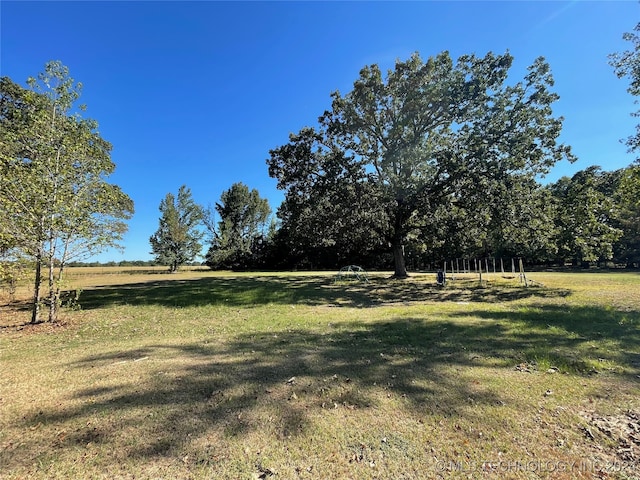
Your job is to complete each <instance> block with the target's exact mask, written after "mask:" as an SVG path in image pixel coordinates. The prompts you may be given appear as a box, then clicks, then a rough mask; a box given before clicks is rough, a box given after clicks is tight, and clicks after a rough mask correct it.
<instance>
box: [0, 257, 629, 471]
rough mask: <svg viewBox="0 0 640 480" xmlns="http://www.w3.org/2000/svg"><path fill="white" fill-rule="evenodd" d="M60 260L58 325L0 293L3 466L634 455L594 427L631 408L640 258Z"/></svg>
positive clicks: (344, 463)
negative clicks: (299, 268)
mask: <svg viewBox="0 0 640 480" xmlns="http://www.w3.org/2000/svg"><path fill="white" fill-rule="evenodd" d="M71 273H72V275H71V277H70V278H69V279H68V282H69V284H70V286H72V287H73V288H81V289H82V294H81V296H80V304H81V306H82V309H81V310H78V311H65V312H64V315H63V322H62V323H63V324H62V325H58V326H51V325H47V324H44V325H38V326H35V327H30V326H25V325H23V323H24V321H25V320H26V319H28V312H24V311H20V310H19V308H20V306H21V304H20V303H19V302H16V303H15V304H12V306H10V307H6V306H5V307H4V310H3V312H8V311H9V310H10V309H11V311H12V312H13V313H14V315H12V316H6V317H5V320H4V321H3V322H0V323H1V326H2V329H1V333H0V364H1V365H2V369H1V370H0V412H2V415H0V478H2V479H4V478H7V479H14V478H15V479H17V478H195V479H199V478H269V477H273V478H323V479H324V478H357V479H360V478H372V479H373V478H389V479H391V478H439V476H441V477H442V478H468V477H471V478H480V477H482V476H483V475H488V476H493V477H496V478H497V477H498V475H499V476H500V478H576V477H577V476H578V474H581V475H582V476H583V477H584V478H604V477H603V475H604V473H603V472H600V473H597V472H596V471H595V470H597V469H596V468H595V467H596V466H600V467H603V468H604V467H606V466H607V465H609V466H611V467H612V468H610V469H609V471H608V472H607V473H608V474H609V475H610V476H609V477H607V478H638V477H639V475H640V467H639V465H638V463H637V460H630V459H629V458H631V457H629V458H627V457H625V455H626V454H627V453H628V452H627V451H626V450H624V448H627V447H628V448H629V449H630V450H629V452H630V454H635V455H636V457H635V458H636V459H637V458H638V456H637V455H638V454H639V453H640V444H637V443H634V440H633V438H634V437H633V436H629V435H626V436H625V435H623V433H624V432H623V429H622V430H620V429H619V431H618V430H615V429H612V430H611V431H609V432H607V431H606V429H604V428H599V427H598V425H600V426H601V425H602V424H603V422H604V421H605V420H606V421H607V422H609V423H610V424H614V423H615V421H618V420H621V419H623V418H626V417H624V415H626V414H628V413H629V412H640V405H639V401H638V398H639V397H638V395H639V394H640V388H639V386H640V384H639V383H638V382H639V377H638V375H640V323H639V322H640V276H639V275H637V274H634V273H611V274H604V273H596V274H593V273H576V274H566V273H538V274H530V276H531V277H532V278H534V279H535V280H537V281H539V282H542V283H543V284H544V285H545V286H544V287H531V288H524V287H521V286H520V285H519V284H518V283H517V280H506V279H503V278H501V277H499V276H493V275H489V279H488V280H489V281H488V283H487V284H485V285H483V286H480V285H479V284H478V282H477V281H476V280H474V279H472V278H470V277H469V278H461V279H458V280H456V281H454V282H449V283H448V284H447V286H446V287H445V288H438V287H437V286H436V285H435V276H434V275H414V276H412V277H411V278H410V279H409V280H408V281H395V280H390V279H388V278H387V277H388V275H384V274H377V275H372V276H371V283H369V284H362V283H354V282H340V283H334V281H333V276H332V275H330V274H323V273H314V274H301V273H299V274H266V273H265V274H238V275H232V274H228V273H227V274H225V273H212V272H204V271H197V270H194V271H186V272H182V273H178V274H175V275H167V274H164V273H159V272H155V271H153V272H144V271H133V270H132V271H119V272H117V273H112V272H110V271H101V272H98V273H97V274H96V273H93V274H88V273H87V272H86V271H76V272H74V271H73V270H72V271H71ZM80 273H81V274H80ZM594 419H596V420H594ZM597 419H600V420H602V421H597ZM603 419H604V420H603ZM626 424H629V421H627V422H626ZM636 427H638V428H640V425H636ZM621 428H622V427H621ZM587 432H589V433H587ZM616 432H618V433H616ZM625 441H626V442H627V443H628V444H629V445H624V442H625ZM639 443H640V440H639ZM621 449H622V450H621ZM534 460H536V461H546V462H555V463H548V464H547V467H549V466H553V465H556V467H557V466H558V465H559V464H558V463H557V462H567V464H566V465H569V464H573V465H574V468H573V470H570V469H567V470H566V471H559V470H558V469H557V468H556V470H555V471H553V472H550V471H540V470H538V471H532V470H531V465H530V468H528V469H527V468H522V467H521V468H516V467H515V466H514V465H518V464H525V463H526V462H528V461H534ZM509 462H510V463H509ZM607 462H609V463H608V464H607ZM616 462H617V463H616ZM633 462H636V463H633ZM483 463H484V464H485V466H484V467H482V468H481V466H482V465H483ZM509 465H511V467H509V468H506V467H508V466H509ZM563 465H564V464H563ZM580 465H582V466H583V467H586V466H589V467H594V469H593V470H594V471H593V472H592V471H586V470H585V469H584V468H583V469H582V470H578V467H577V466H580ZM505 466H506V467H505ZM616 467H617V470H621V469H622V467H625V468H624V471H623V472H620V471H614V470H616ZM492 468H493V471H492V470H491V469H492ZM500 468H503V470H502V471H499V469H500ZM505 468H506V470H505ZM443 469H444V471H442V470H443ZM461 470H464V471H461ZM598 475H599V476H598Z"/></svg>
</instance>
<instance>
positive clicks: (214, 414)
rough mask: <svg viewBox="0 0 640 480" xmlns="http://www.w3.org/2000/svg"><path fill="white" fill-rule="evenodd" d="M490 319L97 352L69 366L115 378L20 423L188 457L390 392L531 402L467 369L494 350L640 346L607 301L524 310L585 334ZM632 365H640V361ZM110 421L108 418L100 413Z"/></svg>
mask: <svg viewBox="0 0 640 480" xmlns="http://www.w3.org/2000/svg"><path fill="white" fill-rule="evenodd" d="M470 314H474V315H479V316H482V315H483V313H482V312H471V313H470ZM634 315H635V317H634V322H635V321H636V320H637V313H634ZM484 317H485V318H486V322H468V323H467V322H462V321H459V320H455V319H453V320H444V321H430V320H427V319H424V318H419V317H414V318H408V319H406V318H393V319H391V320H389V321H384V322H373V323H365V322H362V323H359V322H353V323H341V324H339V325H337V326H335V327H327V330H326V331H324V332H314V331H307V330H282V331H271V332H264V331H262V332H254V333H246V334H241V335H237V336H234V337H231V338H230V339H229V340H227V341H220V339H218V338H216V337H211V338H202V339H199V340H198V341H194V342H191V343H185V344H159V345H150V346H145V347H141V348H135V349H131V350H124V351H120V350H118V351H113V352H110V353H105V354H99V355H87V356H86V357H85V358H82V359H81V360H79V361H76V362H73V363H71V364H69V365H68V368H69V369H71V371H72V372H73V371H74V370H77V372H78V377H83V376H85V375H87V373H86V372H87V371H91V372H92V375H94V376H96V377H98V378H99V377H100V376H108V377H109V382H108V384H107V385H100V384H98V385H95V386H90V387H87V388H82V389H76V390H75V391H73V392H72V393H71V394H70V396H69V398H68V406H66V407H60V408H59V409H56V410H51V411H43V412H39V413H37V414H33V415H30V416H27V417H25V418H23V419H19V420H16V425H15V426H16V427H20V428H22V429H25V430H26V431H28V429H29V428H32V427H34V426H36V425H40V424H43V425H45V426H47V427H49V428H51V429H52V430H53V429H55V430H56V431H58V430H64V429H70V428H71V427H70V425H80V427H76V428H75V430H73V432H72V434H71V435H67V436H66V437H65V438H64V439H60V438H54V439H53V440H51V442H52V445H48V446H44V449H45V450H46V449H47V448H51V447H55V448H57V449H63V450H65V449H68V450H69V451H72V450H73V449H74V448H77V447H78V446H80V445H83V444H86V443H87V442H94V443H99V444H102V445H107V446H108V447H109V448H112V449H113V450H114V460H124V459H125V458H126V459H131V458H140V459H150V458H152V457H157V456H162V457H164V456H167V457H172V458H182V456H183V455H184V453H185V451H189V449H190V448H193V447H191V446H190V444H191V442H193V441H194V439H197V438H216V439H217V441H220V439H224V438H227V439H233V438H237V437H240V438H242V437H243V436H246V435H250V434H251V432H253V431H254V430H255V429H258V428H259V429H267V430H268V433H269V435H270V437H271V438H273V439H274V440H275V441H281V440H284V439H288V438H295V437H296V436H297V435H299V434H301V433H304V432H306V431H307V430H308V429H310V428H311V427H312V424H313V422H314V421H315V419H317V418H319V416H322V415H331V414H332V413H331V412H334V411H345V412H355V413H354V414H357V412H362V411H364V412H373V413H372V414H375V412H376V411H377V410H378V409H380V408H383V407H384V406H383V403H384V402H386V401H387V400H386V399H388V398H391V399H392V400H393V401H396V402H397V405H398V406H397V407H396V408H397V409H398V410H399V411H400V412H399V413H400V414H402V412H404V414H406V415H408V416H414V417H415V418H421V417H422V418H423V417H424V416H429V415H439V416H445V417H465V416H467V415H471V414H470V413H469V409H468V408H467V407H468V405H469V402H473V403H474V404H475V405H486V406H499V405H505V404H506V405H508V406H509V407H512V408H515V409H519V408H521V407H522V406H521V405H518V404H517V403H518V400H517V399H514V398H513V397H510V398H507V397H506V396H505V393H504V392H501V391H499V390H495V389H492V388H491V387H488V388H479V387H478V386H477V385H474V384H473V382H471V381H470V378H469V375H468V373H469V371H468V369H467V370H466V371H467V375H464V374H459V373H456V372H457V371H459V370H460V369H463V370H465V367H469V368H470V367H475V366H482V365H485V363H484V362H485V361H486V360H487V359H489V360H490V361H491V365H492V367H493V368H504V369H508V370H513V369H514V366H515V365H517V364H518V363H519V362H521V361H525V360H530V359H527V358H526V352H528V351H536V350H537V349H540V348H544V349H549V348H551V349H556V350H557V351H558V352H561V353H560V355H572V353H571V352H575V351H580V349H581V348H582V347H583V346H584V344H585V342H590V341H591V335H592V334H593V335H595V334H596V332H600V333H601V335H602V336H601V337H600V338H606V339H607V340H611V341H615V342H619V345H620V347H621V348H622V349H627V348H628V349H629V356H624V355H622V356H620V357H619V358H617V360H618V361H621V362H623V361H627V362H631V361H632V357H631V354H632V353H633V352H635V353H636V354H637V347H635V348H636V350H634V351H633V352H632V351H631V349H632V348H633V347H634V346H637V345H638V343H637V341H638V324H637V323H634V324H633V325H632V324H631V323H629V324H628V325H627V326H624V324H619V327H612V328H592V327H589V326H585V323H589V322H594V321H600V320H599V319H602V318H604V319H605V320H602V321H603V322H605V323H606V321H616V320H621V319H620V318H618V317H616V316H615V315H613V316H611V314H610V313H608V311H607V310H605V309H597V308H594V309H580V308H572V309H569V310H567V311H566V312H565V311H560V310H559V309H557V308H556V307H548V306H540V307H539V308H538V309H537V310H535V311H531V312H525V313H522V314H519V315H516V317H515V319H516V320H518V321H522V322H525V323H527V324H528V325H531V326H535V327H538V326H540V325H544V324H545V322H551V323H552V324H558V325H561V326H563V328H565V329H566V330H567V331H570V332H572V333H575V334H576V335H561V334H558V332H556V331H554V330H552V329H541V328H533V329H530V330H529V331H527V330H526V329H523V330H513V329H511V328H510V321H511V320H512V318H511V317H510V314H508V313H504V314H502V313H493V312H492V313H490V314H486V315H484ZM574 317H577V319H574ZM606 319H608V320H606ZM634 342H635V344H634ZM137 362H147V363H146V364H145V365H146V368H145V369H144V370H143V372H144V373H143V376H142V377H141V378H139V377H135V376H134V377H131V375H130V374H129V373H128V369H130V368H133V367H132V365H134V364H136V363H137ZM628 367H629V368H630V369H632V368H633V369H635V372H637V366H634V365H631V364H629V365H628ZM573 373H574V374H576V373H577V372H573ZM136 375H140V373H136ZM114 376H115V378H117V379H118V382H117V383H116V384H114V382H113V378H114ZM514 402H515V403H514ZM387 408H388V407H387ZM100 418H103V419H105V418H106V419H108V420H107V421H102V422H101V421H100V420H96V419H100ZM336 421H338V420H336ZM125 437H126V440H125V439H124V438H125ZM21 441H23V442H24V445H23V447H22V449H21V451H20V452H17V451H13V452H12V451H9V450H7V451H6V452H5V453H4V454H0V459H2V463H3V464H4V465H5V467H7V468H9V469H10V468H11V467H12V466H14V467H15V466H17V465H21V464H22V465H26V464H31V463H32V462H35V461H37V460H38V459H37V458H36V457H38V455H37V454H33V456H31V457H29V456H28V455H27V453H26V452H29V451H30V450H33V451H37V450H38V448H37V447H39V448H40V449H42V448H43V446H42V445H39V446H35V445H31V446H30V445H29V440H28V438H24V439H21ZM222 443H224V442H222ZM2 457H4V458H2ZM196 457H197V455H196Z"/></svg>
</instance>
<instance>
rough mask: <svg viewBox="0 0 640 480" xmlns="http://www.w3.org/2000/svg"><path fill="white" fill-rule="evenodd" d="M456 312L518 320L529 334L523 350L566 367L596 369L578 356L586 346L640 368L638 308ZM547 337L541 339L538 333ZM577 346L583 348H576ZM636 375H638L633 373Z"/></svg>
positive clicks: (532, 307)
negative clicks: (536, 353) (622, 309)
mask: <svg viewBox="0 0 640 480" xmlns="http://www.w3.org/2000/svg"><path fill="white" fill-rule="evenodd" d="M452 316H453V317H456V316H472V317H479V318H484V319H486V320H491V321H496V322H509V323H510V324H511V325H512V326H513V325H516V324H520V325H521V326H522V327H521V331H522V332H527V333H526V334H527V335H529V336H531V335H534V334H535V335H534V336H532V338H531V341H530V342H529V343H530V344H529V345H527V346H526V351H529V352H535V351H538V352H541V355H547V356H548V357H549V360H553V358H554V357H555V359H556V360H557V362H559V364H560V365H563V366H564V367H565V368H568V369H572V370H575V371H577V372H582V373H586V372H592V371H597V368H594V367H593V365H589V364H588V363H586V362H584V361H583V360H581V358H582V356H583V353H584V351H585V349H588V350H590V351H591V352H592V354H591V356H596V357H597V358H598V359H599V360H607V361H609V362H613V363H615V364H618V365H626V366H628V367H630V368H631V371H632V372H633V373H634V375H631V377H632V378H633V377H635V371H636V370H637V369H638V368H640V312H639V311H636V310H631V311H629V310H627V311H621V310H617V309H615V308H602V307H594V306H571V307H568V306H558V305H529V306H527V307H526V308H522V309H518V310H516V311H508V312H505V311H490V310H481V309H477V310H476V309H473V310H470V311H468V312H465V313H464V314H461V313H457V314H453V315H452ZM540 336H542V337H543V338H546V339H547V340H548V344H545V343H541V342H540V341H539V337H540ZM579 348H582V350H581V351H579ZM636 379H637V377H636Z"/></svg>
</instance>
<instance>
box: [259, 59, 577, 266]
mask: <svg viewBox="0 0 640 480" xmlns="http://www.w3.org/2000/svg"><path fill="white" fill-rule="evenodd" d="M512 61H513V59H512V57H511V55H509V54H508V53H507V54H504V55H495V54H492V53H488V54H487V55H485V56H484V57H482V58H480V57H477V56H475V55H465V56H462V57H460V58H459V59H458V60H457V62H454V61H453V60H452V59H451V57H450V56H449V54H448V52H443V53H441V54H439V55H437V56H435V57H432V58H429V59H428V60H427V61H426V62H424V61H423V60H422V59H421V58H420V56H419V55H418V54H417V53H416V54H414V55H412V56H411V58H409V59H408V60H406V61H397V62H396V64H395V68H394V69H393V70H389V71H388V72H387V74H386V76H383V74H382V72H381V70H380V68H379V67H378V66H377V65H371V66H367V67H365V68H363V69H362V70H361V71H360V76H359V78H358V79H357V80H356V81H355V83H354V85H353V89H352V90H351V91H350V92H349V93H347V94H345V95H342V94H341V93H340V92H334V93H333V94H332V95H331V96H332V99H333V101H332V105H331V109H330V110H328V111H326V112H325V113H324V114H323V115H322V116H321V117H320V118H319V124H318V126H317V127H316V128H304V129H302V130H301V131H300V132H299V133H298V134H292V135H291V136H290V141H289V143H288V144H286V145H283V146H280V147H278V148H275V149H273V150H271V152H270V154H271V155H270V158H269V159H268V160H267V163H268V165H269V173H270V175H271V176H272V177H275V178H277V179H278V187H279V188H281V189H284V190H285V191H286V197H285V202H284V204H283V208H284V210H285V211H282V210H283V208H281V212H280V215H281V217H284V220H283V228H289V229H292V230H293V229H297V228H302V227H301V226H299V225H287V222H286V220H287V219H296V220H297V219H299V218H301V217H303V216H302V215H301V214H300V212H304V211H308V212H313V211H316V212H318V213H319V215H321V216H322V215H324V213H323V212H321V210H323V209H324V207H323V206H322V205H323V204H327V205H330V208H331V210H332V213H331V214H328V215H325V218H327V219H328V218H331V219H332V222H331V223H332V224H331V223H330V224H327V223H326V222H317V224H318V225H319V226H320V227H322V226H323V225H324V227H322V228H318V229H317V231H316V234H317V236H318V237H320V238H322V239H323V241H325V242H326V241H330V240H331V236H332V235H334V234H335V230H336V229H335V224H340V223H342V224H345V225H356V226H358V228H359V230H360V231H369V232H371V235H372V237H375V238H380V239H382V240H383V241H384V242H386V243H387V244H388V245H389V246H390V248H391V250H392V252H393V256H394V263H395V276H397V277H404V276H406V275H407V271H406V267H405V259H404V244H405V242H406V240H407V237H408V235H410V234H413V233H415V232H420V235H422V236H424V238H425V239H426V240H427V241H435V240H436V239H435V234H436V232H437V231H438V228H435V227H434V225H435V226H437V225H438V218H436V216H437V215H439V214H442V215H444V216H448V215H447V214H448V212H451V211H453V210H454V209H464V210H465V211H469V210H473V209H474V208H475V207H476V206H477V205H482V206H483V207H486V205H487V204H489V203H493V204H494V205H500V204H501V203H503V202H505V201H508V198H509V197H508V195H509V194H508V192H505V189H504V187H503V186H504V185H505V184H506V183H508V182H509V179H510V178H512V177H514V176H515V177H518V178H520V179H521V180H522V179H527V178H528V179H534V178H537V177H538V176H540V175H544V174H546V173H547V172H548V170H549V169H550V168H551V167H552V166H553V165H554V164H555V163H556V162H558V161H559V160H561V159H565V158H568V159H571V158H572V156H571V153H570V149H569V147H567V146H565V145H562V144H559V143H558V136H559V135H560V131H561V125H562V119H561V118H556V117H554V116H553V114H552V110H551V105H552V104H553V102H554V101H556V100H557V99H558V96H557V95H556V94H554V93H552V92H551V91H550V90H549V89H550V87H551V86H552V85H553V78H552V76H551V73H550V69H549V65H548V64H547V63H546V62H545V61H544V59H542V58H539V59H537V60H536V61H535V62H534V63H533V64H532V65H531V66H530V67H529V69H528V73H527V74H526V76H525V77H524V79H523V80H521V81H519V82H513V83H509V82H508V81H507V77H508V71H509V68H510V67H511V64H512ZM349 188H350V189H351V190H348V189H349ZM356 191H362V192H363V193H364V194H363V195H357V194H356V195H351V194H349V192H356ZM327 199H330V200H328V201H327ZM311 216H313V214H311Z"/></svg>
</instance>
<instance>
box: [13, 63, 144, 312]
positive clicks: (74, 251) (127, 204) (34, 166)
mask: <svg viewBox="0 0 640 480" xmlns="http://www.w3.org/2000/svg"><path fill="white" fill-rule="evenodd" d="M28 83H29V85H30V86H31V90H26V89H24V88H22V87H20V86H19V85H17V84H15V83H14V82H12V81H11V80H10V79H9V78H7V77H4V78H2V79H1V83H0V87H1V89H2V90H1V92H0V94H1V100H0V102H1V103H0V124H1V126H2V128H1V129H0V147H1V150H0V191H1V192H2V195H0V197H1V198H0V214H1V215H0V216H1V217H2V218H3V222H2V225H0V241H1V242H3V243H6V244H10V245H12V246H13V247H14V252H16V253H17V254H19V255H22V256H25V257H29V258H32V259H34V260H35V263H36V277H35V284H34V299H33V305H34V307H33V317H32V320H33V321H38V320H39V305H40V303H41V301H40V283H41V281H42V277H41V269H42V267H43V266H45V267H46V268H47V270H48V282H47V283H48V297H47V303H48V306H49V320H50V321H51V320H55V319H56V318H57V307H58V306H59V304H60V288H59V286H58V285H59V283H60V280H61V278H62V275H63V270H64V267H65V265H66V264H67V262H69V261H71V260H81V259H83V258H86V257H88V256H91V255H93V254H96V253H98V252H99V251H101V250H103V249H104V248H107V247H113V246H117V245H118V242H119V241H120V240H121V239H122V236H123V234H124V232H125V231H126V228H127V227H126V223H125V221H126V220H127V219H129V218H130V217H131V215H132V213H133V202H132V201H131V199H130V198H129V197H128V196H127V195H126V194H124V193H123V192H122V191H121V189H120V188H119V187H117V186H116V185H112V184H109V183H107V181H106V177H108V176H109V175H110V174H111V173H113V171H114V169H115V165H114V163H113V162H112V161H111V158H110V151H111V144H109V143H108V142H107V141H105V140H104V139H102V138H101V137H100V135H99V133H98V132H97V130H96V129H97V123H96V122H95V121H93V120H90V119H83V118H82V117H81V116H80V114H79V113H78V112H77V111H75V110H74V107H75V102H76V101H77V99H78V98H79V97H80V92H81V87H82V85H81V84H79V83H74V80H73V79H72V78H71V77H69V72H68V69H67V68H66V67H65V66H64V65H62V63H60V62H59V61H58V62H49V63H47V65H46V66H45V71H44V72H43V73H41V74H39V75H38V78H37V79H34V78H31V79H29V81H28ZM78 108H79V109H81V110H82V109H83V107H82V106H80V107H78Z"/></svg>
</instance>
